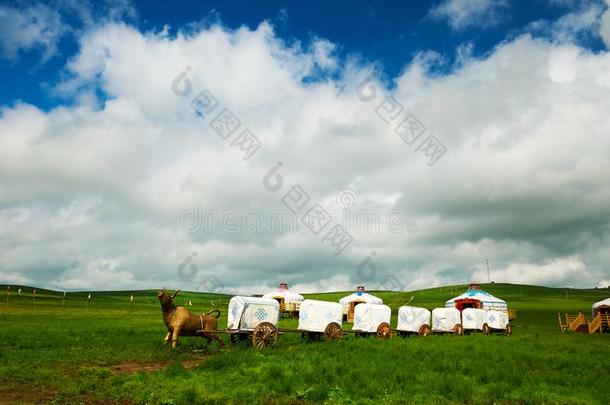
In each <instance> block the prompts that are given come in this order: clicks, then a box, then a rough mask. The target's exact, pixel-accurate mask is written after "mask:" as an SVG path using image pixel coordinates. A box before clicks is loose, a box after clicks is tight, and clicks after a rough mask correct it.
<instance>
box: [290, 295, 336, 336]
mask: <svg viewBox="0 0 610 405" xmlns="http://www.w3.org/2000/svg"><path fill="white" fill-rule="evenodd" d="M332 322H336V323H338V324H339V326H341V323H342V322H343V307H342V306H341V305H340V304H337V303H336V302H328V301H316V300H305V301H303V302H302V303H301V306H300V308H299V327H298V329H300V330H306V331H309V332H324V330H325V329H326V327H327V326H328V325H329V324H330V323H332Z"/></svg>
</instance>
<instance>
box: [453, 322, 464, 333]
mask: <svg viewBox="0 0 610 405" xmlns="http://www.w3.org/2000/svg"><path fill="white" fill-rule="evenodd" d="M453 334H454V335H463V334H464V328H463V327H462V324H461V323H456V324H455V326H454V327H453Z"/></svg>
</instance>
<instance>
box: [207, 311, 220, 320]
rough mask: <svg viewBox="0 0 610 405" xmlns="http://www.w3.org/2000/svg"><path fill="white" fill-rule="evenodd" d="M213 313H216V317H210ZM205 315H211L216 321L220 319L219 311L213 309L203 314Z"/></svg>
mask: <svg viewBox="0 0 610 405" xmlns="http://www.w3.org/2000/svg"><path fill="white" fill-rule="evenodd" d="M214 312H216V315H212V314H213V313H214ZM205 314H206V315H212V316H213V317H214V318H216V319H218V318H219V317H220V311H219V310H217V309H213V310H211V311H208V312H206V313H205Z"/></svg>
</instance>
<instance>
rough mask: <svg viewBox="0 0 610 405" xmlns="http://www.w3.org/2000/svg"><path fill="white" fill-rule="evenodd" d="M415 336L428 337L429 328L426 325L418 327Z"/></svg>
mask: <svg viewBox="0 0 610 405" xmlns="http://www.w3.org/2000/svg"><path fill="white" fill-rule="evenodd" d="M417 334H418V335H419V336H428V335H429V334H430V326H428V325H422V326H420V328H419V331H418V332H417Z"/></svg>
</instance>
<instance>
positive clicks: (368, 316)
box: [352, 304, 392, 332]
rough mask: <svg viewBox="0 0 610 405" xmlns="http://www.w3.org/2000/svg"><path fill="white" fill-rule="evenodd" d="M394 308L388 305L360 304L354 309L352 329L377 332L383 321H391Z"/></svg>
mask: <svg viewBox="0 0 610 405" xmlns="http://www.w3.org/2000/svg"><path fill="white" fill-rule="evenodd" d="M391 317H392V310H391V309H390V307H388V306H387V305H379V304H359V305H356V308H355V309H354V325H353V326H352V330H357V331H360V332H377V328H378V327H379V325H381V324H382V323H383V322H387V323H388V324H389V323H390V318H391Z"/></svg>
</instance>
